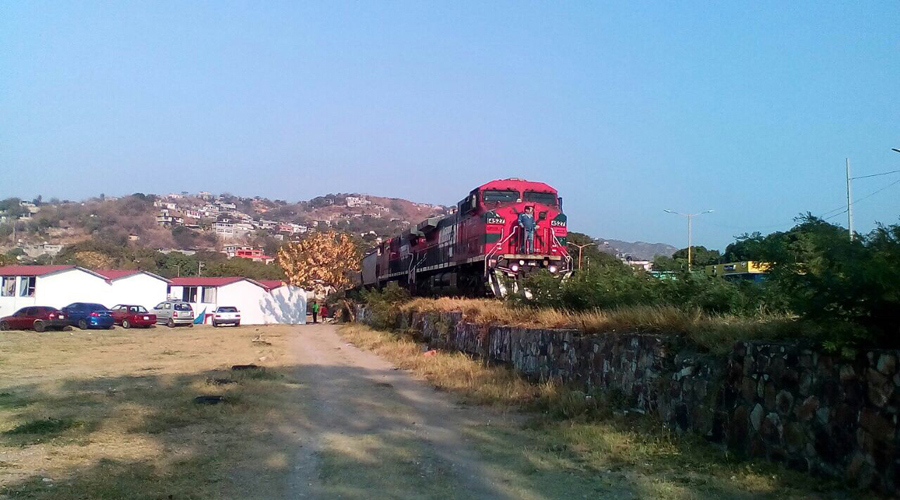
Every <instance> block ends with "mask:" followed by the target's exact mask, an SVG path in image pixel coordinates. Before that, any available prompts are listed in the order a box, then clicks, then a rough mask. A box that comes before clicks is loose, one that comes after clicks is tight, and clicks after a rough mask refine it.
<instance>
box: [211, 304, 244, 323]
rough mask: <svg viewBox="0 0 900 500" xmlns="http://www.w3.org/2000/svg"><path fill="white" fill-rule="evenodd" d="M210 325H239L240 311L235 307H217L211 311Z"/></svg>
mask: <svg viewBox="0 0 900 500" xmlns="http://www.w3.org/2000/svg"><path fill="white" fill-rule="evenodd" d="M212 325H213V326H219V325H234V326H241V312H240V311H238V310H237V307H232V306H222V307H217V308H216V310H215V311H213V318H212Z"/></svg>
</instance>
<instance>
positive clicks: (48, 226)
mask: <svg viewBox="0 0 900 500" xmlns="http://www.w3.org/2000/svg"><path fill="white" fill-rule="evenodd" d="M447 211H448V209H447V208H446V207H443V206H440V205H431V204H425V203H415V202H411V201H408V200H403V199H398V198H383V197H378V196H369V195H365V194H345V193H338V194H328V195H325V196H319V197H316V198H313V199H311V200H306V201H299V202H296V203H289V202H286V201H284V200H269V199H266V198H261V197H253V198H245V197H238V196H233V195H229V194H222V195H212V194H210V193H205V192H201V193H197V194H189V193H177V194H175V193H173V194H168V195H145V194H142V193H135V194H133V195H130V196H125V197H122V198H113V197H103V196H101V197H99V198H92V199H89V200H85V201H81V202H73V201H68V200H65V201H60V200H56V199H53V200H50V201H49V202H45V201H43V200H41V199H40V198H38V199H35V200H33V201H31V202H26V201H22V200H19V199H16V198H10V199H7V200H3V201H0V252H2V253H8V252H12V253H13V254H14V255H23V254H24V255H25V256H28V257H31V258H37V257H40V256H42V255H48V256H50V257H52V256H53V255H55V254H56V253H57V252H59V250H60V249H61V247H63V246H66V245H72V244H75V243H80V242H84V241H87V240H98V241H102V242H108V243H114V244H118V245H125V244H129V242H130V243H131V244H132V246H142V247H147V248H153V249H167V250H168V249H175V250H192V251H196V250H209V251H220V250H223V248H225V247H228V246H254V247H257V248H263V249H265V250H266V251H267V253H268V254H269V255H271V254H272V253H273V252H274V250H275V249H276V248H277V247H278V245H280V244H281V243H282V242H284V241H286V240H290V239H296V238H298V237H301V236H302V235H303V234H305V233H307V232H311V231H323V230H328V229H334V230H338V231H345V232H349V233H352V234H355V235H356V236H357V237H358V238H360V239H361V240H363V241H373V240H375V239H376V238H378V237H385V236H391V235H394V234H397V233H398V232H400V231H402V230H403V229H405V228H407V227H409V226H410V225H411V224H415V223H418V222H419V221H421V220H423V219H425V218H427V217H431V216H434V215H441V214H445V213H447Z"/></svg>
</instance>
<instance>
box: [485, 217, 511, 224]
mask: <svg viewBox="0 0 900 500" xmlns="http://www.w3.org/2000/svg"><path fill="white" fill-rule="evenodd" d="M487 223H488V224H505V223H506V219H504V218H503V217H488V220H487Z"/></svg>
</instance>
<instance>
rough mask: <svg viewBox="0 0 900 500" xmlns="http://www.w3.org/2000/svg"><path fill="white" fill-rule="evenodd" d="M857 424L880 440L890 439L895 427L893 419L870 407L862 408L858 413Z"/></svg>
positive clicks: (893, 434) (892, 437)
mask: <svg viewBox="0 0 900 500" xmlns="http://www.w3.org/2000/svg"><path fill="white" fill-rule="evenodd" d="M859 425H860V427H862V428H863V429H865V430H866V431H868V432H869V433H871V434H872V437H873V438H874V439H875V440H876V441H880V442H888V441H892V440H893V439H894V436H895V433H896V428H897V424H896V423H895V422H893V419H887V418H885V417H884V416H882V415H880V414H879V413H878V412H877V411H875V410H873V409H871V408H864V409H863V410H862V411H861V412H860V413H859Z"/></svg>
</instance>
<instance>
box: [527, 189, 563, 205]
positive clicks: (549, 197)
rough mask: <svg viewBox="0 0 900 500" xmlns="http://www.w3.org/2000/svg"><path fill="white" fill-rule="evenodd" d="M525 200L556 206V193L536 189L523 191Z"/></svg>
mask: <svg viewBox="0 0 900 500" xmlns="http://www.w3.org/2000/svg"><path fill="white" fill-rule="evenodd" d="M525 201H533V202H534V203H540V204H541V205H547V206H548V207H555V206H556V195H555V194H553V193H539V192H537V191H525Z"/></svg>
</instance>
